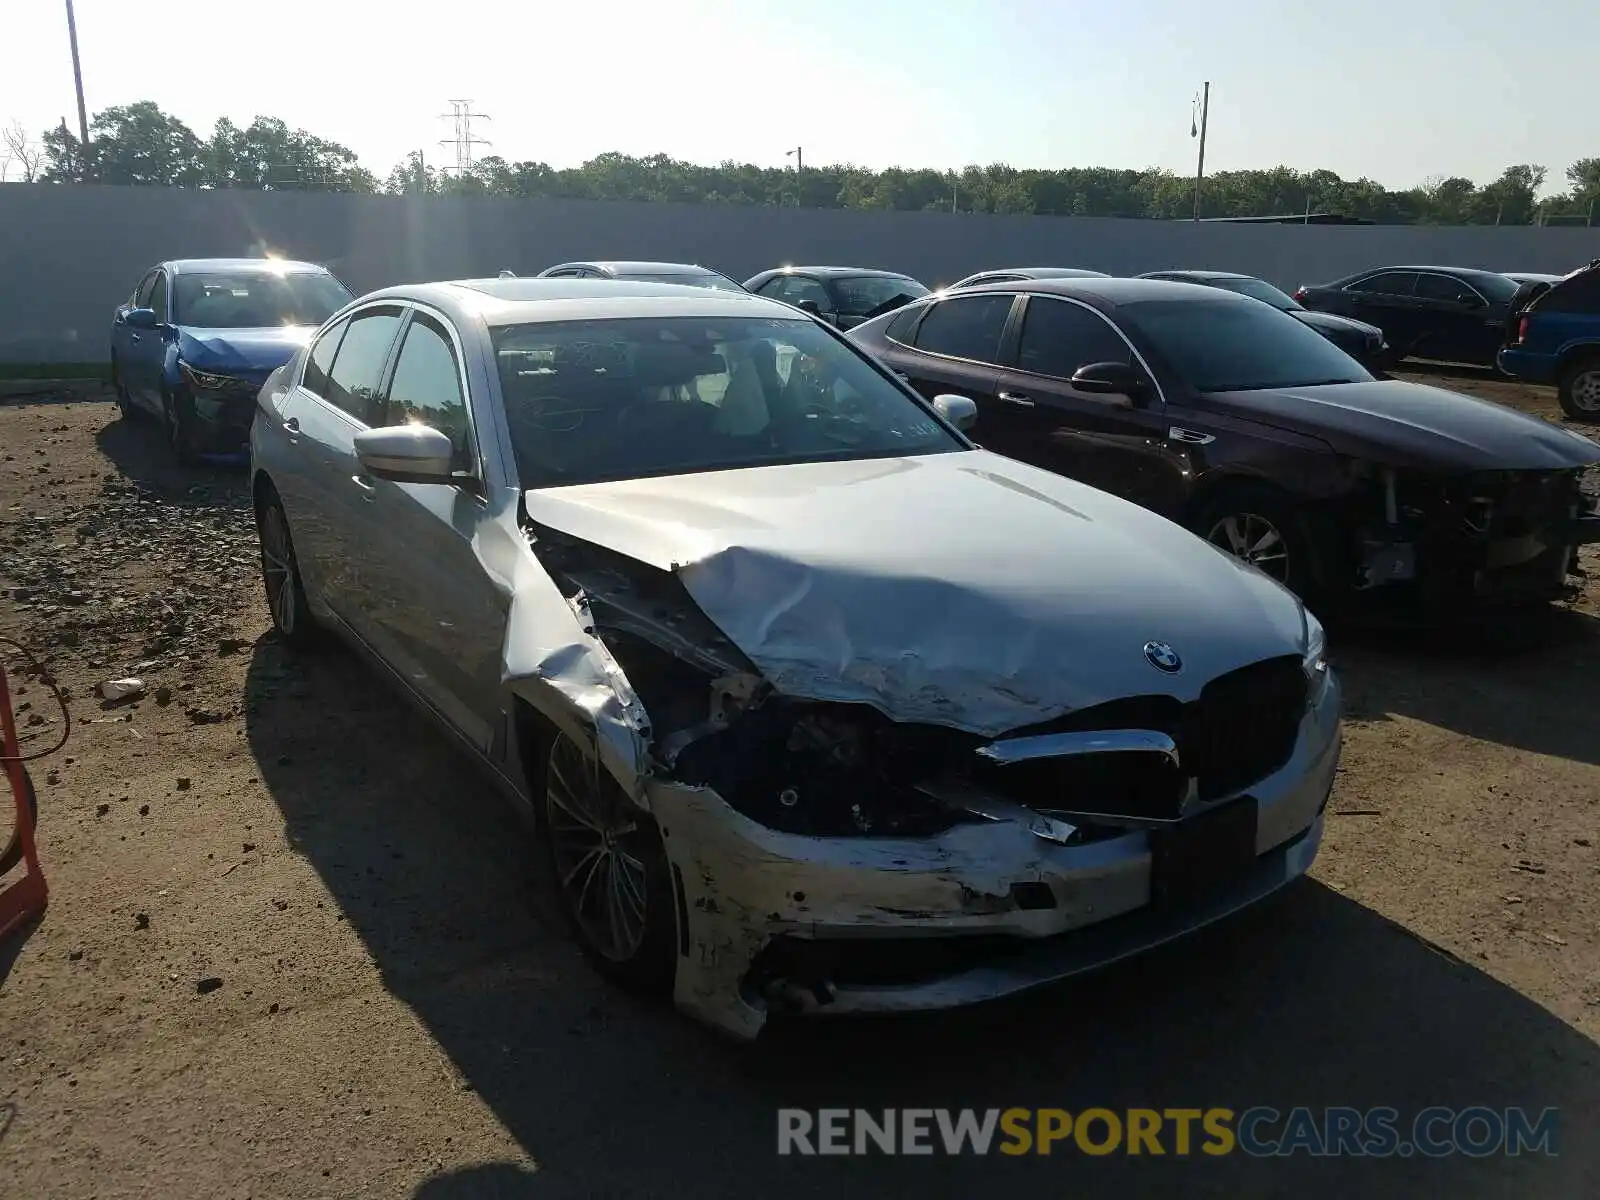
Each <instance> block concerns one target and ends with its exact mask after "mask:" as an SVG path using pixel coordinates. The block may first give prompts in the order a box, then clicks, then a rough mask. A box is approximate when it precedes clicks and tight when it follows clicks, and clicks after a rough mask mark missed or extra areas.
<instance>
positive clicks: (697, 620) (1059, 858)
mask: <svg viewBox="0 0 1600 1200" xmlns="http://www.w3.org/2000/svg"><path fill="white" fill-rule="evenodd" d="M530 543H531V544H532V546H533V550H534V554H535V556H536V557H537V559H538V561H539V563H540V564H541V565H542V566H543V567H544V568H545V570H546V571H547V572H548V573H549V576H550V578H551V579H553V580H554V581H555V583H556V586H557V587H558V588H560V590H561V592H562V593H563V595H564V596H565V598H566V601H567V603H568V604H569V605H570V606H571V607H572V609H573V611H574V612H575V613H576V614H577V615H578V617H579V620H580V622H582V623H583V624H584V626H585V628H586V629H587V630H588V631H589V632H590V633H592V636H593V637H594V638H595V639H597V641H598V642H599V643H600V645H601V647H603V655H604V656H605V657H606V660H607V661H608V662H609V663H610V664H611V665H612V666H613V667H614V669H615V671H616V673H617V675H618V676H619V683H620V684H621V685H622V686H623V687H625V689H626V691H627V694H629V695H631V696H632V697H634V698H635V700H636V704H637V714H638V716H637V719H636V720H635V722H634V726H633V727H634V729H635V730H636V732H637V734H638V737H639V745H640V746H641V747H642V750H643V757H642V760H641V762H640V763H639V764H638V770H637V771H636V772H632V773H625V774H619V776H618V778H619V782H621V783H622V784H623V786H624V788H625V790H627V791H628V792H629V793H630V794H631V795H633V796H634V797H635V799H636V801H637V802H638V803H639V804H640V805H641V806H642V807H645V808H647V809H648V810H649V811H650V812H651V814H652V815H653V817H654V818H655V821H656V824H657V826H658V827H659V829H660V832H661V836H662V842H663V846H664V849H665V852H666V856H667V859H668V862H669V864H670V869H671V875H672V881H673V887H674V891H675V893H676V906H677V923H678V954H679V959H678V966H677V971H676V983H675V996H676V1000H677V1003H678V1005H679V1007H681V1008H683V1009H684V1010H686V1011H688V1012H691V1013H693V1014H695V1015H697V1016H699V1017H700V1018H702V1019H704V1020H706V1021H708V1022H710V1023H712V1024H714V1025H716V1026H718V1027H719V1028H721V1029H723V1030H725V1031H727V1032H729V1033H732V1034H735V1035H736V1036H742V1037H752V1036H754V1035H755V1034H756V1033H757V1032H758V1031H759V1029H760V1028H761V1026H762V1024H763V1023H764V1021H765V1020H766V1016H767V1014H768V1013H769V1012H770V1011H774V1010H777V1011H804V1012H832V1013H846V1012H887V1011H906V1010H911V1009H920V1008H943V1007H949V1006H952V1005H958V1004H964V1003H971V1002H975V1001H979V1000H984V999H988V998H991V997H995V996H1000V995H1004V994H1007V993H1010V992H1014V991H1017V990H1020V989H1023V988H1026V987H1031V986H1035V985H1037V984H1041V983H1045V982H1048V981H1050V980H1053V979H1059V978H1062V977H1063V976H1066V975H1070V974H1072V973H1074V972H1076V971H1080V970H1085V969H1089V968H1091V967H1094V966H1097V965H1100V964H1102V963H1105V962H1108V961H1112V960H1114V959H1116V958H1120V957H1123V956H1124V955H1127V954H1132V953H1136V952H1138V951H1139V950H1142V949H1144V948H1146V947H1148V946H1151V945H1155V944H1158V943H1159V942H1162V941H1165V940H1167V939H1169V938H1171V937H1175V936H1178V935H1180V934H1182V933H1184V932H1187V931H1188V930H1190V929H1193V928H1195V927H1196V926H1198V925H1201V924H1205V923H1206V922H1208V921H1210V920H1213V919H1216V918H1218V917H1220V916H1223V915H1225V914H1226V913H1228V912H1232V911H1234V910H1236V909H1238V908H1240V907H1243V906H1245V905H1247V904H1249V903H1252V902H1254V901H1255V900H1257V899H1260V898H1261V897H1262V896H1265V895H1267V894H1268V893H1270V892H1271V891H1273V890H1275V889H1276V888H1278V887H1280V886H1282V885H1283V884H1284V883H1286V882H1288V881H1289V880H1291V879H1293V878H1295V877H1297V876H1298V875H1300V874H1302V873H1303V872H1304V871H1305V870H1306V869H1307V868H1308V867H1309V865H1310V863H1311V860H1312V858H1313V857H1314V855H1315V853H1316V849H1317V844H1318V840H1319V838H1320V834H1321V813H1322V809H1323V807H1324V805H1325V803H1326V799H1327V796H1328V792H1329V789H1330V787H1331V785H1332V779H1333V774H1334V770H1335V766H1336V763H1337V760H1338V756H1339V746H1340V741H1339V726H1338V706H1339V699H1338V686H1337V683H1336V682H1335V681H1334V680H1333V678H1332V676H1331V673H1330V672H1328V670H1327V668H1326V664H1325V663H1323V662H1322V661H1321V659H1320V647H1319V648H1318V650H1317V652H1316V653H1315V654H1313V655H1312V656H1310V657H1302V656H1299V655H1292V656H1287V657H1280V658H1273V659H1267V660H1265V661H1263V662H1259V663H1255V664H1251V665H1249V666H1246V667H1244V668H1241V669H1239V670H1236V671H1232V672H1230V673H1228V674H1226V675H1224V676H1221V677H1219V678H1218V679H1216V680H1213V681H1212V682H1211V683H1210V684H1208V685H1207V686H1206V687H1205V688H1204V689H1203V690H1202V691H1201V693H1200V694H1199V696H1198V698H1196V699H1193V700H1190V701H1187V702H1184V701H1180V700H1178V699H1177V698H1175V697H1173V696H1170V695H1161V694H1151V695H1144V696H1133V697H1128V698H1124V699H1118V700H1114V701H1111V702H1109V703H1106V704H1101V705H1096V706H1092V707H1088V708H1084V709H1081V710H1078V711H1075V712H1073V713H1071V714H1069V715H1068V716H1066V717H1062V718H1058V719H1055V720H1051V721H1047V722H1042V723H1040V724H1037V725H1034V726H1029V727H1027V728H1022V729H1016V730H1012V731H1010V732H1009V733H1006V734H1004V735H1002V736H1000V737H990V736H983V735H979V734H974V733H970V732H966V731H963V730H961V729H957V728H950V727H946V726H939V725H931V724H916V723H910V722H905V721H896V720H893V719H891V718H890V717H888V716H887V715H885V714H884V713H883V712H881V711H879V710H878V709H876V708H874V707H873V706H871V705H869V704H865V703H845V702H836V701H824V700H812V699H805V698H799V697H796V696H792V695H787V694H783V693H780V692H778V691H777V690H775V689H774V688H773V687H772V686H771V685H770V684H769V682H768V681H767V680H766V679H765V678H764V677H763V675H762V673H761V672H760V671H759V670H758V669H757V668H756V667H755V666H754V665H753V664H752V663H751V662H750V661H749V660H748V659H747V658H746V656H745V655H744V654H743V653H742V652H741V650H740V649H739V647H738V646H736V645H735V644H734V643H733V642H732V641H731V640H730V639H729V638H727V637H726V636H725V635H724V634H723V633H722V632H721V631H720V630H719V629H718V628H717V626H716V625H715V624H714V623H713V622H711V620H710V619H709V618H708V617H707V616H706V615H705V614H704V612H703V611H702V610H701V609H700V607H699V606H698V605H696V603H695V602H694V600H693V599H692V598H691V597H690V596H689V594H688V592H687V591H686V590H685V588H684V586H683V584H682V582H681V581H680V579H679V577H678V575H677V574H676V573H674V572H670V571H662V570H657V569H655V568H652V567H649V566H645V565H643V564H641V563H639V562H637V561H635V560H633V559H631V558H628V557H626V556H624V555H621V554H618V553H615V552H613V551H610V550H606V549H604V548H602V547H599V546H596V545H594V544H592V543H590V542H587V541H584V540H582V539H578V538H574V537H570V536H567V535H564V534H561V533H557V532H552V531H548V530H543V529H541V530H540V531H539V532H538V534H537V536H536V537H530ZM643 714H648V715H647V716H643ZM602 749H603V748H602ZM602 761H606V760H605V758H604V755H603V753H602ZM607 765H608V767H609V768H610V769H611V770H612V771H613V773H617V772H618V771H619V769H622V768H623V767H624V763H623V761H622V759H621V758H613V759H612V760H611V761H609V762H607ZM629 770H630V771H631V768H630V769H629ZM1091 926H1092V927H1093V928H1092V929H1091V928H1089V927H1091Z"/></svg>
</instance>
